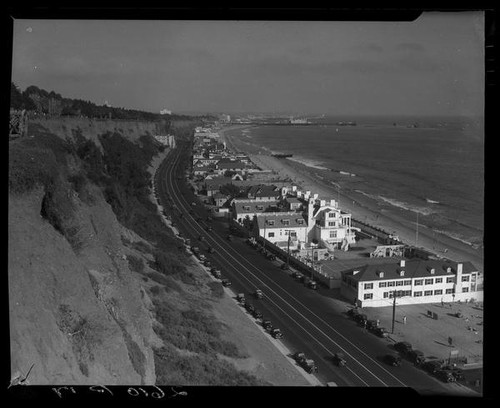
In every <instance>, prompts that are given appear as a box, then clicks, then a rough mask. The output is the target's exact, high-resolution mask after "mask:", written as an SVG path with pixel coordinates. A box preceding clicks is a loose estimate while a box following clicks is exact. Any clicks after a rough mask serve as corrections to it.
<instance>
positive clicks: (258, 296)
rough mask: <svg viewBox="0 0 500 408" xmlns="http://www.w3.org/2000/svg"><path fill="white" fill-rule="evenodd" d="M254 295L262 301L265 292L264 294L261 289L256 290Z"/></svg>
mask: <svg viewBox="0 0 500 408" xmlns="http://www.w3.org/2000/svg"><path fill="white" fill-rule="evenodd" d="M253 295H254V296H255V297H256V298H257V299H262V298H263V297H264V292H262V291H261V290H260V289H256V290H255V292H254V294H253Z"/></svg>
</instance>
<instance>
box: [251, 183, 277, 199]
mask: <svg viewBox="0 0 500 408" xmlns="http://www.w3.org/2000/svg"><path fill="white" fill-rule="evenodd" d="M247 194H248V196H249V197H277V196H279V195H280V194H281V190H280V189H278V187H276V186H274V185H267V184H259V185H254V186H251V187H250V188H249V189H248V191H247Z"/></svg>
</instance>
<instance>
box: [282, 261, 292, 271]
mask: <svg viewBox="0 0 500 408" xmlns="http://www.w3.org/2000/svg"><path fill="white" fill-rule="evenodd" d="M280 268H281V269H283V270H284V271H286V270H288V269H290V266H289V265H288V264H287V263H286V262H285V263H282V264H281V266H280Z"/></svg>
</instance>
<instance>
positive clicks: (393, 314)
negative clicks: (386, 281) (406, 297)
mask: <svg viewBox="0 0 500 408" xmlns="http://www.w3.org/2000/svg"><path fill="white" fill-rule="evenodd" d="M392 299H393V302H392V329H391V334H394V320H395V319H396V291H395V290H393V291H392Z"/></svg>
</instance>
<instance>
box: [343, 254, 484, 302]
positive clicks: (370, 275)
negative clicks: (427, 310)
mask: <svg viewBox="0 0 500 408" xmlns="http://www.w3.org/2000/svg"><path fill="white" fill-rule="evenodd" d="M340 292H341V294H342V295H343V296H344V297H345V298H347V299H349V300H351V301H352V302H353V303H356V304H357V305H358V306H360V307H381V306H390V305H392V303H393V296H394V295H396V298H397V299H396V302H397V304H415V303H439V302H441V301H444V302H453V301H459V300H460V301H471V300H478V301H482V300H483V277H482V274H481V273H480V272H478V271H477V269H476V268H475V267H474V265H472V263H470V262H463V263H457V262H452V261H441V260H434V259H429V260H421V259H418V260H404V259H403V260H400V261H399V262H392V263H391V262H389V261H388V263H387V264H379V265H365V266H362V267H360V268H354V269H350V270H347V271H345V272H342V283H341V288H340Z"/></svg>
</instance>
